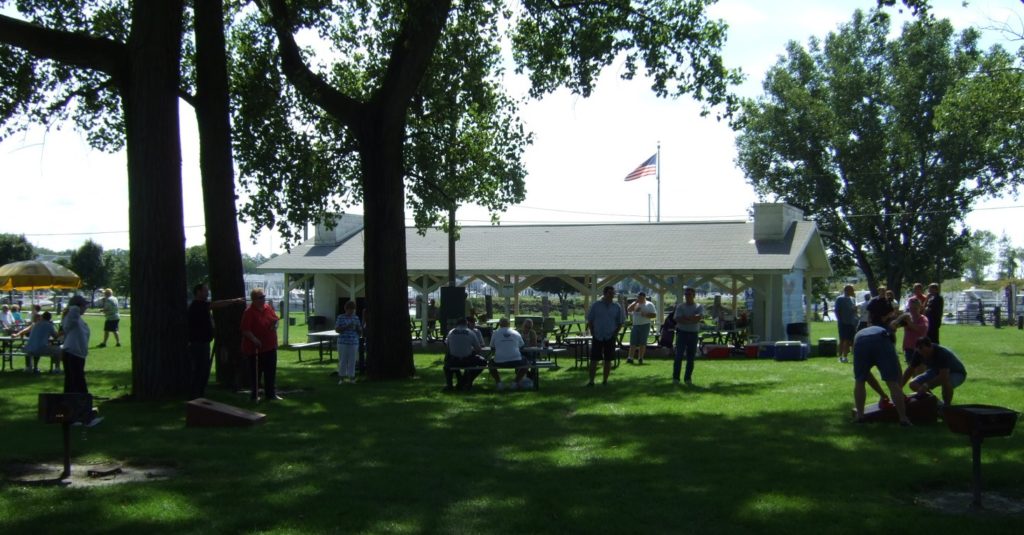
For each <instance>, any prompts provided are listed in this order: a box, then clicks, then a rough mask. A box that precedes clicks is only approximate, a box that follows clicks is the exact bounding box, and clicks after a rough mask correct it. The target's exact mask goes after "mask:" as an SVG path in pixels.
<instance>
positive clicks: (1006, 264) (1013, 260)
mask: <svg viewBox="0 0 1024 535" xmlns="http://www.w3.org/2000/svg"><path fill="white" fill-rule="evenodd" d="M993 238H994V236H993ZM1022 253H1024V250H1021V249H1020V248H1017V247H1014V246H1013V241H1011V240H1010V237H1009V236H1007V235H1006V233H1005V232H1004V233H1003V235H1002V237H1001V238H999V278H1000V279H1014V278H1016V277H1017V268H1018V267H1020V261H1021V258H1022V257H1024V254H1022Z"/></svg>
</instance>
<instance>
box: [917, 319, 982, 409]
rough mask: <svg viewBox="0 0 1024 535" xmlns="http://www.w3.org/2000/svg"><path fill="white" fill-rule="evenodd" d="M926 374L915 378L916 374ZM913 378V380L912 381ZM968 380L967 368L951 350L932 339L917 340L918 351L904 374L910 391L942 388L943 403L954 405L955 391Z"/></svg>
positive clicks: (922, 338) (923, 337)
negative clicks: (933, 341) (908, 382)
mask: <svg viewBox="0 0 1024 535" xmlns="http://www.w3.org/2000/svg"><path fill="white" fill-rule="evenodd" d="M923 368H927V370H926V371H925V372H924V373H921V374H920V375H918V376H917V377H914V374H915V373H920V372H921V370H922V369H923ZM911 377H913V379H911ZM966 380H967V368H965V367H964V363H963V362H960V359H958V358H956V355H955V354H953V352H952V351H950V350H949V349H947V348H945V347H943V346H940V345H939V344H935V343H932V340H931V338H928V337H927V336H922V337H921V338H918V339H917V351H915V352H914V355H913V356H912V357H911V358H910V366H909V367H907V371H905V372H904V373H903V383H902V384H904V385H905V384H907V381H910V389H911V390H913V391H914V392H927V391H929V390H931V389H933V388H935V387H936V386H941V387H942V402H943V403H944V404H946V405H949V404H951V403H953V389H954V388H956V387H958V386H960V385H962V384H964V381H966Z"/></svg>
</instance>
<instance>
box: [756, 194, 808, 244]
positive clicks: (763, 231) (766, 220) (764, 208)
mask: <svg viewBox="0 0 1024 535" xmlns="http://www.w3.org/2000/svg"><path fill="white" fill-rule="evenodd" d="M803 218H804V212H803V210H801V209H799V208H797V207H795V206H790V205H788V204H786V203H767V202H766V203H755V204H754V240H757V241H760V240H767V241H774V240H781V239H783V238H785V237H786V233H787V232H789V228H790V226H791V225H792V224H793V223H796V222H797V221H801V220H803Z"/></svg>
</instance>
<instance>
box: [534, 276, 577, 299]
mask: <svg viewBox="0 0 1024 535" xmlns="http://www.w3.org/2000/svg"><path fill="white" fill-rule="evenodd" d="M574 280H575V281H576V282H578V283H580V284H584V281H583V277H574ZM530 288H533V289H534V290H536V291H538V292H544V293H549V294H555V295H557V296H558V302H559V303H561V302H562V301H565V298H566V297H567V296H569V295H570V294H575V293H579V290H577V289H576V287H575V286H573V285H571V284H569V283H568V282H565V281H564V280H562V278H561V277H544V278H543V279H541V280H539V281H537V284H534V285H533V286H530Z"/></svg>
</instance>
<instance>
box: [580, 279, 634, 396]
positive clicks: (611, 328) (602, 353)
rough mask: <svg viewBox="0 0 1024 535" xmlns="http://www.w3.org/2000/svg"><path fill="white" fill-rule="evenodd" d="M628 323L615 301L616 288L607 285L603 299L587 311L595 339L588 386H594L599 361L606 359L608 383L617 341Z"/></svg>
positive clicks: (588, 323) (605, 366) (605, 367)
mask: <svg viewBox="0 0 1024 535" xmlns="http://www.w3.org/2000/svg"><path fill="white" fill-rule="evenodd" d="M625 323H626V313H625V312H623V311H622V307H620V306H619V304H618V303H616V302H615V288H614V287H612V286H605V287H604V291H603V292H602V296H601V299H598V300H597V301H594V304H593V305H590V310H589V311H588V312H587V329H588V330H589V331H590V335H591V336H593V338H594V340H593V342H592V344H591V348H590V381H589V382H587V385H586V386H594V377H595V376H596V375H597V361H599V360H602V359H603V360H604V380H603V381H602V382H601V384H608V374H609V373H611V371H612V360H614V359H615V341H616V340H617V339H618V338H619V329H621V328H622V326H623V324H625Z"/></svg>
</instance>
